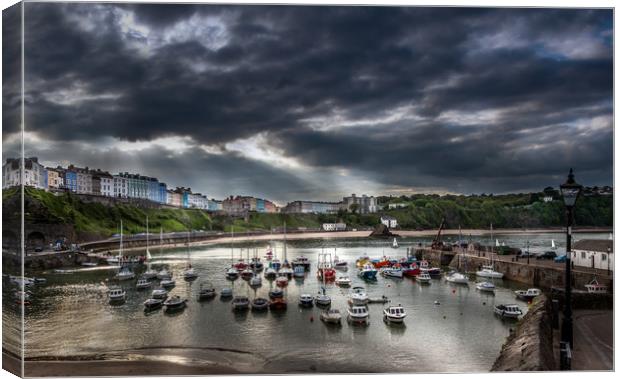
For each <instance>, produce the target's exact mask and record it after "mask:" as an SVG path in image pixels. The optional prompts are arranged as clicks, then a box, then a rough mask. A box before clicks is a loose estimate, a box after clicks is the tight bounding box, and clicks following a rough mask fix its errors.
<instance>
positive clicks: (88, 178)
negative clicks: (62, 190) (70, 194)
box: [77, 170, 93, 194]
mask: <svg viewBox="0 0 620 379" xmlns="http://www.w3.org/2000/svg"><path fill="white" fill-rule="evenodd" d="M77 193H84V194H91V193H93V176H92V175H91V174H89V173H88V171H87V170H77Z"/></svg>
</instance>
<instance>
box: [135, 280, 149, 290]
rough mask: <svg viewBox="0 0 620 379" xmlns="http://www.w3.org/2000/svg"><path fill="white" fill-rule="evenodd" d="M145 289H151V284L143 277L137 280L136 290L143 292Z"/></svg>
mask: <svg viewBox="0 0 620 379" xmlns="http://www.w3.org/2000/svg"><path fill="white" fill-rule="evenodd" d="M147 288H151V282H149V281H148V279H146V278H144V277H142V278H140V279H138V282H137V283H136V289H139V290H143V289H147Z"/></svg>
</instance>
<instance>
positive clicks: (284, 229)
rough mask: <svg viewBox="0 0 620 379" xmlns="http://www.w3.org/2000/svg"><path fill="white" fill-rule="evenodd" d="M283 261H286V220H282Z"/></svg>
mask: <svg viewBox="0 0 620 379" xmlns="http://www.w3.org/2000/svg"><path fill="white" fill-rule="evenodd" d="M284 262H286V221H284Z"/></svg>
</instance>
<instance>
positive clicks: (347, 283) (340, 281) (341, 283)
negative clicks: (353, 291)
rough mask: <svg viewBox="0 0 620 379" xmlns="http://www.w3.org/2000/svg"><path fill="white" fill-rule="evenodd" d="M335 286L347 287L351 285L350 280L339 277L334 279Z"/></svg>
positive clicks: (345, 277)
mask: <svg viewBox="0 0 620 379" xmlns="http://www.w3.org/2000/svg"><path fill="white" fill-rule="evenodd" d="M336 285H337V286H339V287H349V286H350V285H351V279H349V277H348V276H345V275H343V276H339V277H338V278H336Z"/></svg>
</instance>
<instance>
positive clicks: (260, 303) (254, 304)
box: [250, 297, 269, 311]
mask: <svg viewBox="0 0 620 379" xmlns="http://www.w3.org/2000/svg"><path fill="white" fill-rule="evenodd" d="M250 307H251V308H252V310H253V311H265V310H267V309H268V308H269V300H267V299H265V298H262V297H256V298H254V299H252V301H251V302H250Z"/></svg>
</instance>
